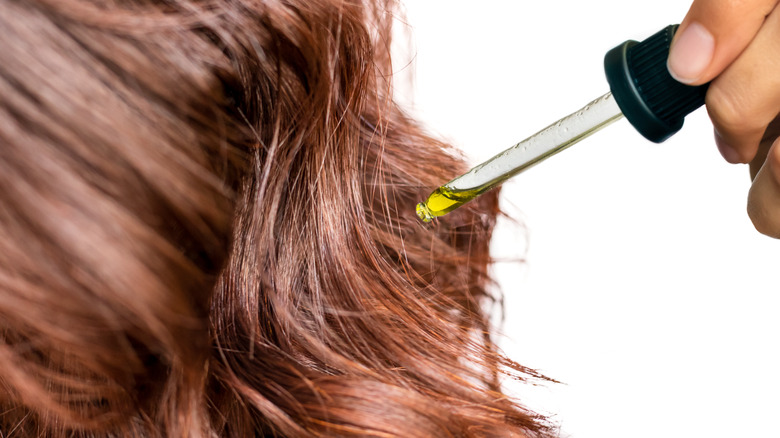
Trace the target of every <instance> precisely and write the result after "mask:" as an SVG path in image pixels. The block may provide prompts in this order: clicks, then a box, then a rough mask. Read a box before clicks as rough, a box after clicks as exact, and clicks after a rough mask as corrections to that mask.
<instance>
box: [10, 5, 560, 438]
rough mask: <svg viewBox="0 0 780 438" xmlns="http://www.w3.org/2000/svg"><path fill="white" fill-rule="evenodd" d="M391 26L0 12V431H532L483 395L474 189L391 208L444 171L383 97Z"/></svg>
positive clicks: (488, 201) (267, 13) (485, 368)
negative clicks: (453, 199)
mask: <svg viewBox="0 0 780 438" xmlns="http://www.w3.org/2000/svg"><path fill="white" fill-rule="evenodd" d="M395 11H396V8H395V6H394V5H393V4H392V3H391V2H390V1H386V0H379V1H373V2H368V1H367V2H354V1H341V0H286V1H274V0H268V1H261V0H6V1H2V2H0V430H2V431H5V433H6V435H9V436H144V437H154V436H171V437H173V436H232V437H248V436H259V435H263V434H268V435H272V436H335V435H345V436H350V435H354V436H383V437H384V436H406V437H414V436H420V437H422V436H491V435H512V434H519V435H534V434H544V433H546V431H547V430H548V429H547V428H546V423H545V422H544V421H543V420H542V419H540V418H539V417H537V416H535V415H533V414H531V413H529V412H527V411H525V410H523V409H522V408H520V407H519V406H518V405H517V404H516V403H515V402H514V401H512V400H511V399H509V398H507V397H506V396H504V394H503V393H502V391H501V388H500V377H501V376H502V375H503V373H505V372H508V373H512V374H514V375H517V376H520V377H522V376H523V375H533V376H535V374H534V373H533V372H531V371H530V370H526V369H524V368H522V367H520V366H518V365H516V364H513V363H512V362H511V361H509V360H508V359H506V358H504V357H503V356H502V355H500V354H499V353H498V352H497V351H496V348H495V346H494V344H493V342H492V340H491V337H490V326H489V325H490V324H489V321H488V316H487V314H486V309H485V305H486V304H487V302H488V301H489V300H490V299H491V296H490V294H489V293H488V292H487V291H486V288H487V287H488V285H489V284H488V283H489V278H488V276H487V265H488V262H489V256H488V239H489V237H490V234H491V230H492V227H493V224H494V222H495V216H496V214H497V211H498V210H497V201H496V197H495V196H484V197H482V198H481V199H480V200H479V202H476V203H475V204H474V205H471V206H468V207H465V208H462V209H461V210H460V211H458V212H456V213H453V214H452V215H450V216H449V217H447V218H443V219H440V220H438V221H437V222H436V223H435V224H434V225H432V226H424V225H423V224H421V223H419V222H418V221H417V218H416V216H415V212H414V205H415V204H416V202H417V201H419V200H420V199H422V198H423V196H424V195H426V194H427V193H428V192H429V191H430V189H431V188H432V187H436V185H437V184H440V183H441V182H442V181H443V180H446V179H447V178H448V177H449V176H452V175H455V174H458V173H459V172H461V171H462V170H464V169H463V163H462V162H461V160H460V159H458V158H457V156H456V155H455V154H453V152H452V151H451V150H450V149H449V148H448V147H447V146H445V145H444V144H442V143H440V142H438V141H436V140H434V139H433V138H431V137H429V136H427V135H426V134H425V133H424V132H423V130H422V129H421V128H420V126H418V125H417V124H416V123H415V122H414V121H412V120H410V119H409V118H408V117H406V116H405V115H404V114H403V112H402V111H401V110H400V109H399V108H398V107H397V106H396V105H395V104H394V103H393V100H392V91H391V81H392V70H391V66H390V59H389V45H390V38H389V36H390V24H391V22H392V20H393V19H392V15H393V13H394V12H395ZM537 377H538V376H537ZM448 434H449V435H448Z"/></svg>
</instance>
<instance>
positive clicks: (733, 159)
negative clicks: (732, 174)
mask: <svg viewBox="0 0 780 438" xmlns="http://www.w3.org/2000/svg"><path fill="white" fill-rule="evenodd" d="M715 144H716V145H717V146H718V150H719V151H720V154H721V155H722V156H723V158H724V159H725V160H726V161H728V162H729V163H731V164H737V163H741V162H742V157H740V155H739V152H737V149H736V148H735V147H734V146H732V145H730V144H729V143H728V142H727V141H726V140H724V139H723V137H721V136H720V134H718V133H717V131H716V132H715Z"/></svg>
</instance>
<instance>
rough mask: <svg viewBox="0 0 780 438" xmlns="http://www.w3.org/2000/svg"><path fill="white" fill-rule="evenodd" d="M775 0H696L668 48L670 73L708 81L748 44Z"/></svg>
mask: <svg viewBox="0 0 780 438" xmlns="http://www.w3.org/2000/svg"><path fill="white" fill-rule="evenodd" d="M776 3H777V0H695V1H694V2H693V4H692V5H691V8H690V10H689V11H688V15H686V16H685V19H684V20H683V21H682V23H681V24H680V27H679V29H677V33H676V34H675V37H674V40H673V41H672V46H671V49H670V50H669V61H668V66H669V72H670V73H671V75H672V76H673V77H674V78H675V79H677V80H678V81H680V82H682V83H685V84H691V85H699V84H703V83H705V82H709V81H711V80H712V79H714V78H715V77H716V76H718V75H719V74H720V73H721V72H722V71H723V70H725V69H726V67H728V66H729V64H731V63H732V62H733V61H734V60H735V59H736V58H737V57H738V56H739V54H740V53H742V51H743V50H744V49H745V47H747V45H748V44H749V43H750V41H751V40H752V39H753V37H754V36H755V35H756V33H758V29H759V28H760V27H761V25H762V24H763V23H764V19H765V18H766V16H767V15H769V13H770V12H772V10H773V9H774V7H775V4H776Z"/></svg>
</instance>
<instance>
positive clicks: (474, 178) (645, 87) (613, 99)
mask: <svg viewBox="0 0 780 438" xmlns="http://www.w3.org/2000/svg"><path fill="white" fill-rule="evenodd" d="M676 30H677V25H672V26H667V27H666V28H665V29H663V30H661V31H660V32H658V33H656V34H655V35H653V36H651V37H649V38H647V39H646V40H644V41H642V42H636V41H632V40H629V41H626V42H624V43H623V44H621V45H619V46H617V47H615V48H614V49H612V50H610V51H609V52H607V54H606V56H605V57H604V69H605V73H606V76H607V82H608V83H609V87H610V90H611V91H610V92H608V93H607V94H605V95H604V96H602V97H599V98H598V99H596V100H594V101H592V102H590V103H589V104H587V105H585V106H584V107H583V108H582V109H580V110H579V111H577V112H575V113H573V114H570V115H568V116H566V117H564V118H562V119H560V120H558V121H557V122H555V123H553V124H552V125H550V126H548V127H546V128H544V129H542V130H541V131H539V132H537V133H536V134H534V135H532V136H530V137H528V138H527V139H525V140H523V141H521V142H520V143H517V144H516V145H514V146H512V147H510V148H509V149H507V150H505V151H503V152H501V153H499V154H498V155H496V156H494V157H493V158H491V159H489V160H487V161H486V162H484V163H482V164H480V165H478V166H476V167H474V168H473V169H471V170H470V171H468V172H467V173H465V174H463V175H461V176H459V177H457V178H455V179H453V180H451V181H450V182H448V183H447V184H445V185H443V186H441V187H439V188H438V189H436V190H435V191H434V192H433V193H431V195H430V196H429V197H428V199H427V200H425V201H424V202H421V203H419V204H417V215H418V216H419V217H420V219H421V220H423V221H425V222H430V221H431V220H433V218H434V217H436V216H442V215H444V214H447V213H449V212H451V211H452V210H455V209H456V208H458V207H460V206H461V205H463V204H465V203H466V202H468V201H470V200H472V199H474V198H476V197H477V196H479V195H481V194H483V193H485V192H487V191H489V190H490V189H492V188H494V187H496V186H498V185H499V184H501V183H502V182H504V181H506V180H507V179H509V178H511V177H513V176H515V175H517V174H518V173H520V172H522V171H524V170H525V169H528V168H529V167H531V166H533V165H535V164H537V163H540V162H542V161H544V160H545V159H547V158H549V157H551V156H553V155H555V154H557V153H558V152H560V151H562V150H564V149H566V148H568V147H569V146H571V145H573V144H575V143H577V142H578V141H580V140H582V139H583V138H585V137H587V136H589V135H590V134H593V133H594V132H596V131H599V130H600V129H601V128H604V127H605V126H608V125H609V124H611V123H612V122H614V121H616V120H618V119H620V118H621V117H622V116H625V117H626V119H628V121H629V122H630V123H631V125H632V126H634V128H635V129H636V130H637V131H639V133H640V134H642V135H643V136H644V137H645V138H647V139H648V140H650V141H653V142H656V143H661V142H663V141H664V140H666V139H667V138H669V137H671V136H672V135H673V134H674V133H676V132H677V131H679V130H680V128H681V127H682V124H683V120H684V119H685V116H686V115H688V114H690V113H691V112H693V111H694V110H696V109H697V108H699V107H700V106H702V105H703V104H704V95H705V94H706V91H707V85H706V84H705V85H701V86H687V85H684V84H681V83H680V82H677V81H676V80H675V79H674V78H672V77H671V75H670V74H669V71H668V70H667V68H666V59H667V57H668V55H669V47H670V45H671V41H672V37H673V36H674V33H675V31H676Z"/></svg>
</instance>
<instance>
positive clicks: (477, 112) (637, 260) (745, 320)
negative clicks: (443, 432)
mask: <svg viewBox="0 0 780 438" xmlns="http://www.w3.org/2000/svg"><path fill="white" fill-rule="evenodd" d="M688 6H689V3H688V2H686V1H674V0H654V1H652V2H649V1H644V2H639V1H630V0H591V1H581V0H559V1H555V2H553V1H549V2H547V1H535V2H522V1H520V2H510V1H498V0H486V1H480V2H474V1H471V2H465V1H445V0H407V1H406V9H407V18H406V22H405V23H400V24H401V26H399V27H405V30H406V31H407V32H409V33H410V35H411V40H412V49H411V53H407V54H405V55H396V59H395V62H396V70H397V75H396V81H397V83H402V82H404V81H405V79H406V78H407V77H408V76H409V75H411V74H412V73H411V72H413V71H415V72H416V73H415V74H414V78H415V79H414V90H415V93H414V98H413V99H414V103H413V105H412V106H411V108H412V111H413V112H414V113H415V114H416V115H417V116H418V117H419V118H420V119H422V120H423V121H424V122H425V124H426V126H427V127H428V128H429V129H430V130H431V132H434V133H436V134H437V135H439V136H441V137H443V138H445V139H447V140H450V141H451V142H453V143H454V144H456V145H458V146H459V147H461V148H462V149H463V150H464V151H466V153H467V154H468V156H469V157H470V160H471V161H472V163H474V164H477V163H478V162H480V161H482V160H484V159H486V158H489V157H490V156H492V155H493V154H495V153H497V152H499V151H500V150H502V149H504V148H506V147H508V146H511V145H512V144H514V143H516V142H517V141H519V140H522V139H523V138H525V137H527V136H529V135H530V134H533V133H534V132H536V131H538V130H539V129H541V128H543V127H545V126H547V125H548V124H550V123H552V122H554V121H555V120H557V119H558V118H560V117H562V116H565V115H567V114H569V113H571V112H573V111H575V110H577V109H579V108H580V107H581V106H583V105H584V104H586V103H587V102H589V101H590V100H592V99H594V98H596V97H598V96H600V95H601V94H603V93H605V92H606V91H607V84H606V80H605V79H604V76H603V67H602V59H603V56H604V53H605V52H606V51H607V50H609V49H610V48H612V47H614V46H615V45H617V44H619V43H621V42H623V41H624V40H627V39H636V40H641V39H644V38H645V37H647V36H649V35H651V34H653V33H655V32H656V31H657V30H660V29H661V28H663V27H664V26H665V25H667V24H671V23H679V22H680V20H682V18H683V16H684V14H685V12H686V11H687V8H688ZM404 57H405V58H404ZM409 59H412V60H413V62H411V65H409V66H405V64H406V63H407V61H409ZM711 129H712V128H711V125H710V124H709V120H708V118H707V115H706V111H705V110H703V109H702V110H699V111H698V112H696V113H694V114H693V115H692V116H689V118H688V120H687V122H686V125H685V127H684V128H683V130H682V131H681V132H680V133H678V134H677V135H676V136H675V137H673V138H672V139H670V140H669V141H667V142H666V143H663V144H661V145H656V144H653V143H650V142H648V141H646V140H644V139H643V138H642V137H641V136H640V135H639V134H637V133H636V132H635V131H634V130H633V128H631V126H630V125H629V124H628V122H626V121H625V120H621V121H619V122H617V123H616V124H614V125H612V126H610V127H608V128H606V129H605V130H604V131H601V132H600V133H597V134H595V135H594V136H592V137H590V138H588V139H586V140H584V141H583V142H581V143H579V144H577V145H575V146H573V147H572V148H571V149H569V150H567V151H565V152H563V153H561V154H560V155H558V156H555V157H553V158H551V159H549V160H548V161H546V162H544V163H542V164H540V165H539V166H537V167H534V168H532V169H530V170H529V171H527V172H526V173H524V174H522V175H519V176H518V177H516V178H515V179H514V180H513V181H511V182H510V183H508V184H506V185H505V186H504V190H503V193H502V205H503V207H504V209H505V210H506V211H507V212H509V214H510V216H511V217H512V218H514V219H517V220H518V221H519V222H520V225H512V224H511V223H504V224H503V225H502V227H501V229H500V230H499V231H498V234H497V235H496V238H495V240H494V243H495V248H494V250H495V251H494V252H495V254H496V255H500V256H514V257H517V256H518V255H519V256H524V257H525V263H523V264H519V263H503V264H501V265H499V266H497V267H496V274H497V275H498V276H499V279H500V283H501V285H502V288H503V291H504V293H505V297H506V306H507V307H506V320H505V323H504V326H503V333H504V335H505V338H506V339H504V341H503V343H502V345H503V347H504V349H505V350H506V352H507V353H508V354H509V356H510V357H512V358H514V359H516V360H517V361H519V362H520V363H522V364H524V365H526V366H529V367H532V368H536V369H538V370H540V371H541V372H543V373H545V374H547V375H548V376H550V377H552V378H555V379H556V380H559V381H561V382H563V384H547V385H545V386H543V387H535V388H534V387H529V386H525V385H517V384H509V385H508V387H509V389H510V390H511V391H512V392H513V393H515V394H516V395H518V396H519V397H520V399H521V400H522V401H524V402H525V403H526V404H528V405H529V406H531V407H532V408H534V409H537V410H539V411H541V412H544V413H547V414H549V415H551V418H552V419H553V421H555V422H556V423H557V424H559V425H560V426H561V436H564V437H566V436H572V437H577V438H579V437H599V438H609V437H616V438H617V437H620V438H624V437H632V438H641V437H658V436H664V437H711V438H720V437H735V436H736V437H742V436H755V437H780V425H779V424H778V418H780V355H778V353H777V350H778V348H777V342H776V341H777V339H778V337H780V318H778V317H777V314H778V312H779V311H780V300H779V299H778V292H780V278H778V277H779V276H778V271H777V267H778V262H780V241H776V240H773V239H770V238H767V237H764V236H761V235H759V234H758V233H757V232H755V231H754V229H753V227H752V225H751V224H750V221H749V219H748V218H747V215H746V213H745V199H746V193H747V190H748V187H749V176H748V170H747V167H746V166H735V165H730V164H727V163H726V162H725V161H723V160H722V158H721V157H720V155H719V154H718V152H717V149H716V147H715V146H714V144H713V141H712V134H711ZM453 176H455V175H453ZM442 182H444V181H442ZM410 208H411V207H410Z"/></svg>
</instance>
